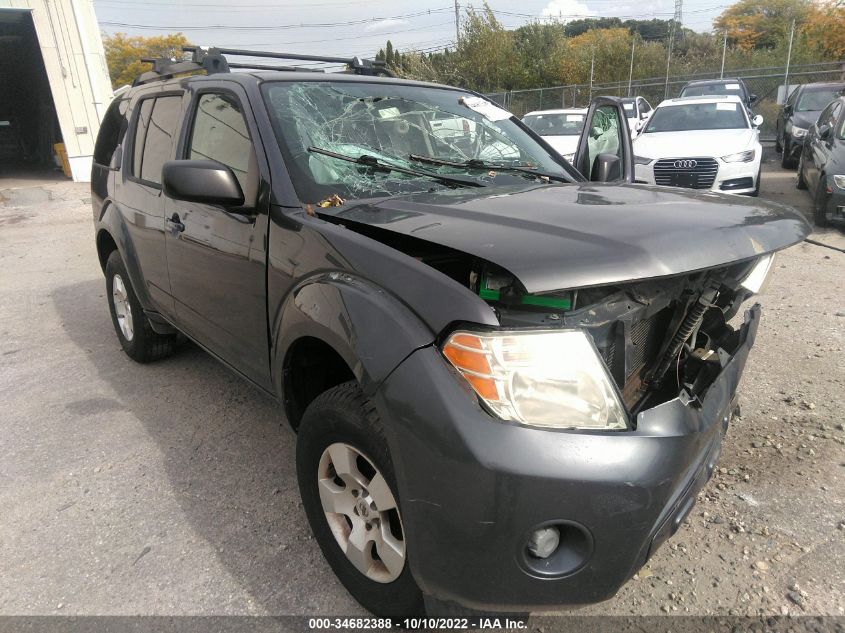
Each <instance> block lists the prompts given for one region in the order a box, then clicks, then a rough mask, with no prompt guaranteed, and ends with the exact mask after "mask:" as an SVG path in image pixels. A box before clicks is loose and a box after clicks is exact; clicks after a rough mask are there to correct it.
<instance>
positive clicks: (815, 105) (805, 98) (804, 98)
mask: <svg viewBox="0 0 845 633" xmlns="http://www.w3.org/2000/svg"><path fill="white" fill-rule="evenodd" d="M842 92H843V89H842V88H828V89H826V90H805V91H804V93H803V94H802V95H801V98H800V99H798V105H797V106H796V108H795V109H796V110H798V112H820V111H821V110H824V109H825V107H827V104H828V103H830V102H831V101H833V100H834V99H836V97H838V96H839V95H841V94H842Z"/></svg>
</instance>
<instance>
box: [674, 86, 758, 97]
mask: <svg viewBox="0 0 845 633" xmlns="http://www.w3.org/2000/svg"><path fill="white" fill-rule="evenodd" d="M714 95H715V96H718V95H734V96H736V97H739V98H740V99H743V98H745V95H744V94H743V91H742V86H741V85H740V84H738V83H735V82H734V83H719V84H698V85H694V86H687V87H686V88H684V89H683V90H681V96H682V97H711V96H714Z"/></svg>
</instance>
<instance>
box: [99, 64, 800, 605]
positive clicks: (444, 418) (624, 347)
mask: <svg viewBox="0 0 845 633" xmlns="http://www.w3.org/2000/svg"><path fill="white" fill-rule="evenodd" d="M235 54H248V55H250V56H252V57H256V56H258V55H259V54H258V53H255V52H252V51H249V52H245V51H225V50H224V51H214V50H212V51H204V50H199V49H195V50H193V57H192V60H191V61H184V62H170V61H168V60H160V61H159V62H157V63H156V65H155V67H154V70H153V71H151V72H149V73H146V74H145V75H143V76H142V77H141V78H140V79H139V81H138V82H137V83H136V85H135V87H133V88H132V89H131V90H130V91H128V92H127V93H125V94H123V95H121V96H120V97H119V98H117V99H116V100H115V101H114V102H113V103H112V104H111V105H110V107H109V109H108V112H107V115H106V118H105V121H104V122H103V125H102V129H101V131H100V136H99V139H98V141H97V145H96V152H95V156H94V162H95V164H94V167H93V171H92V183H91V191H92V200H93V215H94V235H95V239H96V246H97V253H98V255H99V260H100V264H101V266H102V269H103V272H104V275H105V280H106V289H107V295H106V296H107V301H108V309H109V310H110V313H111V317H112V321H113V324H114V329H115V332H116V334H117V337H118V339H119V341H120V344H121V345H122V347H123V349H124V351H125V352H126V354H127V355H128V356H129V357H131V358H133V359H134V360H136V361H139V362H149V361H152V360H155V359H158V358H161V357H163V356H165V355H167V354H169V353H171V352H172V351H174V349H175V344H176V341H177V333H179V332H181V333H183V334H184V335H185V336H187V337H188V338H190V339H191V340H193V341H194V342H195V343H196V344H197V345H199V346H201V347H202V348H203V349H205V350H207V351H208V352H209V353H210V354H212V355H213V356H215V357H216V358H217V359H219V360H220V361H221V362H222V363H224V364H225V365H227V366H228V367H229V368H231V369H232V370H233V371H234V372H236V373H237V374H239V375H240V376H242V377H243V378H245V379H246V380H248V381H250V382H252V383H253V384H254V385H256V386H257V387H258V388H259V389H260V390H261V391H263V392H264V393H266V394H267V395H268V396H270V397H272V398H275V399H277V401H278V403H279V414H280V417H285V418H286V419H287V421H288V422H289V423H290V425H291V426H292V427H293V429H294V430H295V431H296V432H297V453H296V460H297V463H296V467H297V474H298V480H299V488H300V492H301V495H302V501H303V506H304V512H305V514H306V515H307V517H308V520H309V522H310V524H311V527H312V530H313V532H314V535H315V537H316V540H317V542H318V543H319V545H320V547H321V549H322V551H323V553H324V555H325V558H326V560H327V561H328V563H329V564H330V565H331V567H332V568H333V569H334V571H335V573H336V574H337V576H338V578H339V579H340V580H341V582H342V583H343V584H344V586H345V587H346V588H347V589H348V590H349V591H350V593H351V594H352V595H353V596H354V597H355V598H356V599H358V600H359V601H360V602H361V604H363V605H364V606H365V607H366V608H368V609H370V610H371V611H373V612H375V613H377V614H379V615H385V616H398V617H403V616H410V615H416V614H420V613H422V612H423V610H424V609H428V610H429V612H430V613H431V612H437V611H440V612H441V613H443V612H448V610H449V609H453V610H454V603H457V605H458V607H459V608H460V609H467V608H474V609H483V610H496V611H524V610H531V609H546V610H548V609H550V608H554V607H557V606H558V605H561V604H576V603H587V602H595V601H599V600H604V599H606V598H609V597H611V596H613V595H614V593H615V592H616V591H617V590H618V589H619V587H620V586H621V585H622V584H623V583H624V582H626V580H628V579H629V578H631V576H633V575H634V573H635V572H636V571H637V570H638V569H639V568H640V567H641V566H642V565H643V564H644V563H645V562H646V561H647V560H648V558H649V556H651V555H652V554H653V553H654V552H655V550H656V549H657V548H658V547H659V546H660V544H661V543H663V542H664V541H665V540H666V539H667V538H668V537H669V536H671V535H672V534H673V533H674V532H675V531H676V530H677V529H678V527H679V526H680V525H681V523H682V522H683V520H684V518H685V517H686V516H687V514H688V513H689V511H690V508H691V507H692V505H693V503H694V502H695V499H696V494H697V492H698V491H699V490H700V488H701V487H702V486H703V485H704V483H705V482H706V481H707V479H708V478H709V477H710V475H711V473H712V472H713V470H714V468H715V467H716V463H717V460H718V457H719V452H720V447H721V442H722V436H723V434H724V433H725V431H726V429H727V427H728V424H729V421H730V419H731V415H732V412H733V411H734V409H735V407H736V406H737V405H736V399H737V395H736V391H737V385H738V383H739V380H740V376H741V375H742V371H743V368H744V366H745V362H746V359H747V357H748V353H749V350H750V348H751V346H752V344H753V342H754V337H755V333H756V331H757V327H758V324H759V322H760V306H759V305H751V306H750V307H749V306H747V304H746V301H747V300H748V299H750V298H751V297H753V295H754V294H755V293H757V292H759V290H760V288H761V286H762V284H763V283H764V281H765V279H766V277H767V275H768V272H769V270H770V269H771V267H772V261H773V257H774V254H775V252H776V251H778V250H780V249H783V248H786V247H788V246H790V245H792V244H795V243H796V242H798V241H800V240H802V239H803V238H804V236H806V235H807V233H808V232H809V226H808V225H807V223H806V222H805V221H804V220H803V219H802V218H801V217H800V216H799V215H798V214H797V212H795V211H794V210H792V209H790V208H787V207H784V206H780V205H777V204H773V203H766V202H762V201H758V200H749V199H741V198H738V197H736V196H731V195H724V196H722V195H720V194H715V193H709V192H708V193H697V192H694V191H690V190H680V189H669V188H662V187H654V186H639V185H633V184H632V179H633V155H632V150H631V139H630V134H629V133H628V130H627V129H626V127H627V121H626V118H625V111H624V108H623V106H622V104H621V102H620V101H619V100H618V99H613V98H597V99H596V100H594V102H593V103H592V104H591V105H590V107H589V110H588V112H587V115H586V121H585V126H584V131H583V133H582V135H581V137H580V139H579V145H578V150H577V152H576V154H575V158H574V161H573V164H570V163H568V162H567V161H566V160H564V159H563V158H562V157H560V156H559V155H558V154H556V153H555V152H554V150H553V149H552V148H551V147H550V146H549V145H548V144H547V143H546V142H545V141H543V140H542V139H541V138H540V137H539V136H537V135H536V134H534V133H533V132H531V130H529V129H528V128H527V127H526V126H525V125H524V124H523V123H522V122H520V121H519V120H518V119H516V118H514V117H513V116H512V115H511V114H510V113H509V112H506V111H504V110H502V109H501V108H499V107H498V106H496V105H495V104H493V103H491V102H490V101H487V100H486V99H485V98H483V97H481V96H480V95H477V94H474V93H472V92H468V91H466V90H463V89H458V88H451V87H448V86H441V85H434V84H427V83H421V82H416V81H407V80H400V79H394V78H391V77H386V76H375V75H381V74H384V72H383V69H382V68H380V67H379V66H378V65H377V64H373V63H370V62H362V61H361V60H359V59H351V60H342V61H344V62H346V63H347V64H348V67H349V71H348V72H346V73H342V74H321V73H316V72H295V71H292V70H290V69H288V70H279V71H274V70H269V71H268V70H262V71H256V70H246V69H245V71H244V72H238V73H229V72H227V70H228V60H227V59H226V57H225V56H224V55H235ZM263 56H264V57H270V58H277V57H285V55H283V54H281V53H268V54H263ZM296 59H303V56H296ZM316 59H317V60H319V61H326V60H327V59H328V61H332V60H333V58H316ZM334 61H338V60H336V59H335V60H334ZM238 65H239V66H240V67H241V68H242V69H243V67H244V66H245V65H247V64H238ZM233 66H234V64H233ZM202 70H204V71H205V72H206V73H207V74H206V75H196V74H194V75H192V76H178V75H179V74H180V73H186V72H194V73H196V72H197V71H202ZM434 123H437V125H436V126H435V125H434ZM443 129H447V130H448V131H449V133H448V134H443V133H442V130H443ZM743 306H746V308H744V307H743ZM743 311H744V318H742V319H741V320H740V321H741V322H739V323H738V324H737V325H732V323H737V321H733V318H734V317H735V316H736V315H737V314H739V313H740V312H743ZM139 375H141V374H139ZM280 573H281V572H280ZM279 581H280V582H291V583H295V582H296V579H295V578H282V577H280V579H279Z"/></svg>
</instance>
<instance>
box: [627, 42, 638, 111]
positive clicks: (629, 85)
mask: <svg viewBox="0 0 845 633" xmlns="http://www.w3.org/2000/svg"><path fill="white" fill-rule="evenodd" d="M636 44H637V34H636V33H634V34H633V35H632V36H631V68H630V70H629V71H628V96H629V97H630V96H631V79H632V78H633V77H634V47H635V46H636Z"/></svg>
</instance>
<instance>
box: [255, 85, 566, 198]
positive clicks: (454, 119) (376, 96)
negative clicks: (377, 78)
mask: <svg viewBox="0 0 845 633" xmlns="http://www.w3.org/2000/svg"><path fill="white" fill-rule="evenodd" d="M264 97H265V101H266V103H267V107H268V110H269V112H270V115H271V118H272V121H273V126H274V130H275V133H276V136H277V138H278V141H279V145H280V146H281V149H282V152H283V154H284V155H285V161H286V163H287V166H288V169H289V170H290V172H291V179H292V180H293V183H294V186H295V188H296V191H297V194H298V196H299V198H300V199H301V200H302V201H303V202H306V203H319V202H320V201H326V200H328V199H330V198H332V197H333V196H340V198H342V199H344V200H345V199H364V198H378V197H385V196H392V195H398V194H409V193H416V192H423V191H432V190H441V189H447V188H450V187H456V186H459V185H455V184H454V183H449V182H441V181H437V180H436V179H435V178H432V177H430V176H427V175H426V174H434V175H441V176H443V175H448V176H455V177H458V178H460V179H463V180H466V181H469V182H472V183H473V184H480V185H485V186H491V185H497V186H498V185H501V186H506V185H514V184H525V182H526V179H534V178H536V176H535V175H534V174H531V173H525V172H524V171H523V172H515V171H514V172H508V171H507V168H509V167H510V168H522V169H523V170H526V169H527V170H528V171H531V170H536V171H538V172H544V173H547V174H554V175H555V176H557V177H561V178H566V179H569V180H574V178H573V177H572V176H571V175H570V173H569V172H568V171H567V170H566V168H565V167H564V165H563V163H564V161H563V159H562V158H560V157H556V156H554V155H552V154H550V153H549V152H548V151H547V150H545V149H544V148H543V147H542V146H540V145H539V144H538V143H537V142H536V141H535V140H534V139H533V138H532V137H531V136H530V135H529V134H528V133H526V132H525V130H524V129H523V128H522V127H521V126H520V125H519V124H518V123H517V122H516V119H514V118H513V117H511V116H510V115H509V114H508V113H506V112H504V111H503V110H500V109H498V107H496V106H495V105H494V104H492V103H490V102H487V101H486V100H482V101H483V103H482V102H481V101H480V100H479V98H478V97H475V96H474V95H471V94H469V93H466V92H463V91H460V90H454V89H445V88H436V87H426V86H414V85H407V84H399V83H390V82H379V83H368V82H363V81H362V82H352V81H342V82H341V81H298V82H270V83H267V84H265V86H264ZM315 150H323V151H328V152H333V153H335V154H338V155H342V156H344V157H346V158H347V160H343V159H340V158H337V157H332V156H327V155H325V154H324V153H321V152H318V151H315ZM362 157H367V158H366V159H362ZM350 158H351V159H353V160H355V159H359V160H362V161H363V160H366V161H367V164H361V163H356V162H350V161H349V160H348V159H350ZM426 159H429V160H426ZM431 159H434V161H432V160H431ZM438 161H447V162H448V163H449V164H446V165H444V164H439V162H438ZM465 163H467V164H465ZM376 164H378V165H379V166H375V165H376ZM390 166H393V167H398V168H400V169H403V170H405V171H409V170H410V171H414V172H417V173H416V174H410V173H401V172H399V171H390V170H389V169H388V168H389V167H390Z"/></svg>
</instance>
